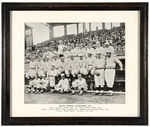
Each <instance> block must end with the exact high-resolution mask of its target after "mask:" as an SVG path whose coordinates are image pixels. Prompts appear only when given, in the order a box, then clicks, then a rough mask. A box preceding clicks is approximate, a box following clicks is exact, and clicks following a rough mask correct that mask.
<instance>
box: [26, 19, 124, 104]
mask: <svg viewBox="0 0 150 127" xmlns="http://www.w3.org/2000/svg"><path fill="white" fill-rule="evenodd" d="M125 38H126V37H125V23H124V22H111V21H110V22H26V23H25V24H24V41H25V45H24V47H25V48H24V52H25V53H24V83H25V84H24V103H25V104H125V103H126V102H125V96H126V90H125V89H126V80H125V41H126V39H125Z"/></svg>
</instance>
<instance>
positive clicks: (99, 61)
mask: <svg viewBox="0 0 150 127" xmlns="http://www.w3.org/2000/svg"><path fill="white" fill-rule="evenodd" d="M104 67H105V59H104V58H103V57H102V53H101V52H97V54H96V59H95V61H94V81H95V90H96V94H99V95H102V94H103V90H104ZM99 91H100V93H99Z"/></svg>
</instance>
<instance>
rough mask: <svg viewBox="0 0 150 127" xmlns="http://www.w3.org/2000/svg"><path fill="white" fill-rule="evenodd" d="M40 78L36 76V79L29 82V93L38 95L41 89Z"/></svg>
mask: <svg viewBox="0 0 150 127" xmlns="http://www.w3.org/2000/svg"><path fill="white" fill-rule="evenodd" d="M40 82H41V81H40V78H38V76H37V75H36V76H35V79H33V80H32V81H30V82H29V86H28V93H38V92H39V88H40Z"/></svg>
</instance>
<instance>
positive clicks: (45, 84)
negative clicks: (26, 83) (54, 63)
mask: <svg viewBox="0 0 150 127" xmlns="http://www.w3.org/2000/svg"><path fill="white" fill-rule="evenodd" d="M41 84H42V85H41V87H42V88H45V89H46V88H47V86H48V84H49V80H47V79H41Z"/></svg>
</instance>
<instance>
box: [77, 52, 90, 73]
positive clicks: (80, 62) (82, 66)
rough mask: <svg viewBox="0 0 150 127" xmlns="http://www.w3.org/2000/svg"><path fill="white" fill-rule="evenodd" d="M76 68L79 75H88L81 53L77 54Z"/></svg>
mask: <svg viewBox="0 0 150 127" xmlns="http://www.w3.org/2000/svg"><path fill="white" fill-rule="evenodd" d="M77 67H78V69H79V73H81V74H82V75H87V74H88V70H87V69H86V60H85V58H84V54H83V53H80V54H79V60H78V61H77Z"/></svg>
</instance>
